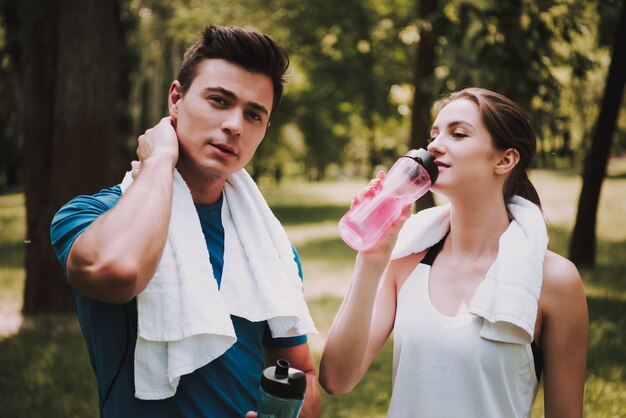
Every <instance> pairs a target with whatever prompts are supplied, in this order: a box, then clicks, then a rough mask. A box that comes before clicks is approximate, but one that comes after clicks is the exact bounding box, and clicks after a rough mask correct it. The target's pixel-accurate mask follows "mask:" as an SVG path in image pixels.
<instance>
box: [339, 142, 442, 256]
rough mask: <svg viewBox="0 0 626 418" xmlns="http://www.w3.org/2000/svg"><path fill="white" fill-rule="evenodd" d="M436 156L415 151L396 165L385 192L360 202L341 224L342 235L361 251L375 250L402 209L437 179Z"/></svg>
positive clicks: (387, 178)
mask: <svg viewBox="0 0 626 418" xmlns="http://www.w3.org/2000/svg"><path fill="white" fill-rule="evenodd" d="M438 174H439V169H438V168H437V166H436V165H435V157H433V156H432V155H431V154H430V153H429V152H428V151H426V150H425V149H423V148H420V149H418V150H411V151H409V152H407V153H406V154H404V155H403V156H402V157H400V158H399V159H398V161H396V162H395V163H394V165H393V166H392V167H391V169H390V170H389V173H387V175H386V176H385V178H384V179H383V184H382V189H381V190H380V191H379V192H378V193H377V194H376V195H375V196H374V197H373V198H372V199H370V200H365V201H363V202H360V203H359V204H358V205H356V206H355V207H353V208H352V209H350V210H349V211H348V212H347V213H346V214H345V215H344V216H343V217H342V218H341V220H340V221H339V236H341V239H343V240H344V241H345V243H346V244H348V245H349V246H350V247H352V248H354V249H355V250H357V251H362V250H367V249H369V248H371V247H372V246H373V245H374V244H375V243H376V241H378V239H379V238H380V237H381V236H382V235H383V233H384V232H385V231H386V230H387V229H388V228H389V227H390V226H391V225H392V224H393V223H394V221H395V220H396V219H398V218H399V217H400V215H401V214H402V208H403V207H404V206H405V205H406V204H407V203H409V202H414V201H416V200H417V199H419V198H420V197H422V196H423V195H424V193H426V192H427V191H428V189H430V187H431V186H432V185H433V183H434V182H435V180H437V175H438Z"/></svg>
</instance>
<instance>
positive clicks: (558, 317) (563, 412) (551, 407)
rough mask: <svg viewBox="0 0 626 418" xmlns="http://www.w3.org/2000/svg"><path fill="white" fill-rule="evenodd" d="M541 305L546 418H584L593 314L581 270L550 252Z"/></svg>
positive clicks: (545, 266) (547, 259)
mask: <svg viewBox="0 0 626 418" xmlns="http://www.w3.org/2000/svg"><path fill="white" fill-rule="evenodd" d="M540 306H541V309H542V315H543V326H542V331H541V349H542V351H543V356H544V392H545V393H544V402H545V413H546V417H547V418H550V417H568V418H569V417H572V418H575V417H582V416H583V394H584V385H585V367H586V357H587V344H588V339H589V335H588V334H589V317H588V313H587V301H586V299H585V293H584V288H583V285H582V281H581V278H580V275H579V273H578V270H577V269H576V267H575V266H574V264H573V263H571V262H570V261H569V260H567V259H565V258H563V257H561V256H559V255H557V254H554V253H552V252H548V254H547V255H546V260H545V263H544V281H543V289H542V296H541V301H540Z"/></svg>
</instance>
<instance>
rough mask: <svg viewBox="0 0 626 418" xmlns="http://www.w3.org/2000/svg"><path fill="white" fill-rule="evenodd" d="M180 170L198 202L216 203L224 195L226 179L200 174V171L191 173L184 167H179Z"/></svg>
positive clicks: (192, 196)
mask: <svg viewBox="0 0 626 418" xmlns="http://www.w3.org/2000/svg"><path fill="white" fill-rule="evenodd" d="M177 169H178V172H179V173H180V175H181V176H182V177H183V180H185V183H187V187H189V191H190V192H191V198H192V199H193V202H194V203H196V204H211V203H216V202H217V201H219V200H220V198H221V196H222V190H223V189H224V184H225V183H226V179H224V178H211V177H205V176H202V175H200V174H199V173H190V172H189V171H188V170H185V169H184V168H183V167H177Z"/></svg>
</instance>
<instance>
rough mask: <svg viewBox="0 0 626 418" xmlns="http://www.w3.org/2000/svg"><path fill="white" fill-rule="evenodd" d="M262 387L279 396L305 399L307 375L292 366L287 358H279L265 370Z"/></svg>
mask: <svg viewBox="0 0 626 418" xmlns="http://www.w3.org/2000/svg"><path fill="white" fill-rule="evenodd" d="M261 387H262V388H263V390H264V391H265V392H267V393H269V394H270V395H272V396H275V397H277V398H286V399H303V397H304V392H305V391H306V375H305V374H304V373H303V372H301V371H300V370H298V369H294V368H293V367H290V364H289V362H288V361H287V360H283V359H280V360H277V361H276V364H275V365H274V366H270V367H268V368H266V369H265V370H263V376H262V377H261Z"/></svg>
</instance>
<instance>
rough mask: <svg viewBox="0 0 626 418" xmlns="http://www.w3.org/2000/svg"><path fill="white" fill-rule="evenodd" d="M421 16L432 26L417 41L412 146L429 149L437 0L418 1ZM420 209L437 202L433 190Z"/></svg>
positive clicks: (421, 31) (419, 17)
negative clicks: (434, 22)
mask: <svg viewBox="0 0 626 418" xmlns="http://www.w3.org/2000/svg"><path fill="white" fill-rule="evenodd" d="M416 1H417V18H418V19H420V20H423V21H426V22H430V24H431V27H429V28H428V29H427V30H420V41H419V42H418V43H417V48H416V59H415V70H414V72H413V84H414V86H415V94H414V96H413V109H412V112H411V139H410V141H409V146H410V148H411V149H418V148H426V147H427V146H428V142H427V140H426V138H428V135H429V132H430V127H431V125H432V118H431V115H430V108H431V105H432V101H433V95H432V92H431V90H430V86H429V85H430V84H431V82H432V79H433V73H434V68H435V51H434V46H435V36H434V34H433V30H432V29H433V27H434V24H433V17H434V15H435V13H436V12H437V7H438V4H437V0H416ZM415 205H416V209H417V210H421V209H425V208H429V207H432V206H434V205H435V200H434V198H433V195H432V193H430V192H429V193H427V194H425V195H424V196H422V197H421V198H420V199H419V200H418V201H417V202H416V204H415Z"/></svg>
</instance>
